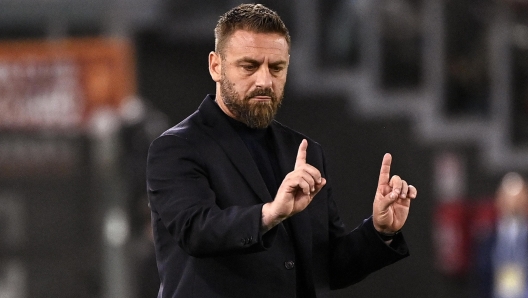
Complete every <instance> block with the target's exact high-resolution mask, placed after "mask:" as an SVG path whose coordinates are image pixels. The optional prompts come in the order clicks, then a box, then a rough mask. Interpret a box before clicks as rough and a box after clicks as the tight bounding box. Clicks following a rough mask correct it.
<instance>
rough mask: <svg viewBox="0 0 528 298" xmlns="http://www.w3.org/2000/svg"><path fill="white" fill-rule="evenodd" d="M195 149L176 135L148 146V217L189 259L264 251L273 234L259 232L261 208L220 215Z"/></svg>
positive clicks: (230, 210) (238, 208) (232, 209)
mask: <svg viewBox="0 0 528 298" xmlns="http://www.w3.org/2000/svg"><path fill="white" fill-rule="evenodd" d="M197 149H198V148H194V147H193V145H192V144H191V143H189V142H188V141H187V140H185V139H184V138H182V137H180V136H175V135H164V136H161V137H159V138H157V139H156V140H155V141H154V142H153V143H152V144H151V146H150V148H149V155H148V161H147V188H148V194H149V201H150V206H151V210H152V212H153V213H155V214H157V218H158V220H161V222H162V224H163V226H164V227H165V228H166V229H167V231H168V232H169V233H170V235H171V236H173V238H174V239H175V240H176V241H177V243H178V245H179V246H180V247H181V248H182V249H183V250H184V251H185V252H187V253H188V254H189V255H191V256H194V257H213V256H222V255H232V254H244V253H251V252H256V251H262V250H265V249H266V248H267V247H269V245H270V243H271V241H272V239H273V235H274V231H273V230H272V231H269V232H268V233H266V234H265V235H266V236H263V235H262V234H261V232H260V226H261V217H262V213H261V212H262V204H256V205H253V206H244V207H242V206H232V207H228V208H225V209H220V208H219V207H218V205H217V204H216V203H215V200H216V199H217V198H216V195H215V192H214V191H213V189H212V188H211V186H210V183H209V177H208V172H207V166H206V165H205V164H203V163H204V159H203V158H201V157H200V151H199V150H197Z"/></svg>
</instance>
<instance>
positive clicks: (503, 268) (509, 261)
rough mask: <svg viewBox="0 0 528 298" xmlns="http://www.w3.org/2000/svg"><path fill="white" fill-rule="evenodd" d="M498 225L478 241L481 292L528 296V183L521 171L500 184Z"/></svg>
mask: <svg viewBox="0 0 528 298" xmlns="http://www.w3.org/2000/svg"><path fill="white" fill-rule="evenodd" d="M495 206H496V211H497V219H496V223H495V227H494V229H492V230H491V231H490V232H489V233H488V235H485V236H484V237H482V238H481V239H482V240H481V241H480V243H479V244H478V245H477V252H476V257H477V259H476V266H477V268H475V269H476V275H477V285H476V286H477V289H478V291H477V295H476V297H480V298H486V297H490V298H491V297H492V298H526V297H528V287H527V285H528V279H527V278H528V186H527V184H526V180H525V179H524V178H523V177H522V176H521V175H520V174H518V173H513V172H512V173H508V174H506V175H505V176H504V177H503V179H502V181H501V184H500V186H499V187H498V190H497V193H496V198H495Z"/></svg>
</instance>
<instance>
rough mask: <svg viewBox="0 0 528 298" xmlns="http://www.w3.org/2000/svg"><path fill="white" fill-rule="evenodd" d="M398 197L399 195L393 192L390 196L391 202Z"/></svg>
mask: <svg viewBox="0 0 528 298" xmlns="http://www.w3.org/2000/svg"><path fill="white" fill-rule="evenodd" d="M397 196H398V195H397V194H395V193H393V192H391V194H390V198H391V200H394V199H396V197H397Z"/></svg>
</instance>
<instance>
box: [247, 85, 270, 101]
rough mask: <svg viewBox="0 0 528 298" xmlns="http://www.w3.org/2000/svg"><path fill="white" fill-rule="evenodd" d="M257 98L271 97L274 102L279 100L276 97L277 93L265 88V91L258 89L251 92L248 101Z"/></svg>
mask: <svg viewBox="0 0 528 298" xmlns="http://www.w3.org/2000/svg"><path fill="white" fill-rule="evenodd" d="M255 96H269V97H271V100H272V101H276V99H277V96H276V95H275V92H273V90H271V88H264V89H261V88H257V89H255V90H253V91H251V92H250V93H249V94H248V95H247V96H246V100H249V99H250V98H252V97H255Z"/></svg>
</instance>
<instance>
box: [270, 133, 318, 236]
mask: <svg viewBox="0 0 528 298" xmlns="http://www.w3.org/2000/svg"><path fill="white" fill-rule="evenodd" d="M307 148H308V142H307V141H306V140H302V142H301V145H300V146H299V151H298V152H297V159H296V160H295V167H294V169H293V171H292V172H290V173H288V175H286V177H285V178H284V180H283V181H282V183H281V185H280V187H279V190H278V191H277V196H276V197H275V200H273V202H271V203H267V204H264V206H263V207H262V225H263V227H265V228H266V230H269V229H271V228H272V227H274V226H275V225H277V224H278V223H280V222H281V221H283V220H285V219H286V218H288V217H291V216H293V215H295V214H297V213H299V212H301V211H303V210H304V209H305V208H306V207H307V206H308V205H309V204H310V202H311V201H312V200H313V198H314V197H315V195H317V193H319V191H320V190H321V189H322V188H323V186H325V184H326V179H325V178H323V177H321V172H319V170H318V169H317V168H315V167H314V166H312V165H310V164H308V163H306V149H307Z"/></svg>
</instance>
